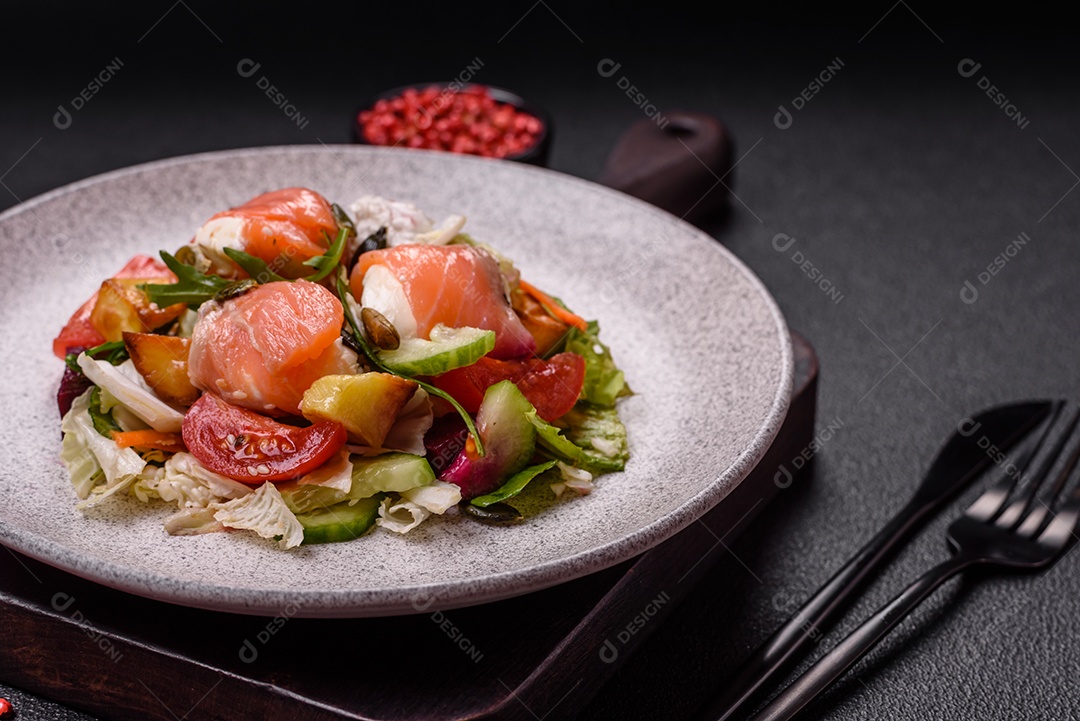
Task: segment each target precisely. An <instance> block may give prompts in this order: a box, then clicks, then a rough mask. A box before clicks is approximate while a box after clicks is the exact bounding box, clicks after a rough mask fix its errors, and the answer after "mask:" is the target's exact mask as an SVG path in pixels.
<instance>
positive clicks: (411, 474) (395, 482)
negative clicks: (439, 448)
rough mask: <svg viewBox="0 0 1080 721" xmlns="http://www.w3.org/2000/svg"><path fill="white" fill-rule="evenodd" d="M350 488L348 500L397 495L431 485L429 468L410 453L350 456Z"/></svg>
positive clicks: (432, 474) (433, 477) (429, 466)
mask: <svg viewBox="0 0 1080 721" xmlns="http://www.w3.org/2000/svg"><path fill="white" fill-rule="evenodd" d="M352 461H353V473H352V488H351V489H349V496H348V497H349V498H350V499H353V500H355V499H357V498H368V497H369V496H374V495H375V494H377V493H383V492H390V491H395V492H399V493H400V492H401V491H407V490H409V489H410V488H416V487H417V486H428V485H431V484H432V483H433V482H434V481H435V472H434V471H433V470H431V464H429V463H428V462H427V459H426V458H424V457H422V456H414V455H412V454H411V453H384V454H382V455H379V456H372V457H371V458H362V457H360V456H353V459H352Z"/></svg>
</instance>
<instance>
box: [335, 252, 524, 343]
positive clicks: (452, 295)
mask: <svg viewBox="0 0 1080 721" xmlns="http://www.w3.org/2000/svg"><path fill="white" fill-rule="evenodd" d="M377 265H381V266H385V267H386V268H387V269H389V271H390V272H391V273H392V274H393V276H394V278H396V279H397V281H398V282H400V283H401V286H402V289H403V290H404V292H405V298H406V299H407V300H408V303H409V306H410V308H411V309H412V314H413V317H414V318H415V319H416V332H417V335H418V336H419V337H421V338H424V339H427V338H429V334H430V332H431V329H432V328H434V327H435V326H436V325H438V324H439V323H442V324H443V325H446V326H448V327H450V328H463V327H471V328H481V329H483V330H493V331H495V349H494V350H492V351H491V356H492V357H493V358H499V359H509V358H517V357H520V356H523V355H528V354H530V353H533V352H534V351H535V350H536V340H535V339H534V338H533V337H532V335H531V334H530V333H529V331H528V330H526V329H525V326H524V325H522V323H521V320H520V319H519V318H518V316H517V314H516V313H514V310H513V308H511V307H510V302H509V301H508V300H507V298H506V281H505V279H504V278H503V275H502V271H500V270H499V263H498V261H496V260H495V258H493V257H492V256H491V254H490V253H488V252H486V251H484V250H482V249H480V248H473V247H471V246H467V245H420V244H413V245H398V246H395V247H393V248H386V249H384V250H373V251H369V252H367V253H364V254H363V255H361V256H360V259H359V261H358V262H357V264H356V267H355V268H353V271H352V276H351V277H350V281H349V283H350V286H351V288H352V292H353V295H354V296H355V297H356V298H361V297H362V295H363V291H364V278H365V276H366V275H367V272H368V270H370V269H371V268H372V267H374V266H377ZM376 310H380V309H378V308H376Z"/></svg>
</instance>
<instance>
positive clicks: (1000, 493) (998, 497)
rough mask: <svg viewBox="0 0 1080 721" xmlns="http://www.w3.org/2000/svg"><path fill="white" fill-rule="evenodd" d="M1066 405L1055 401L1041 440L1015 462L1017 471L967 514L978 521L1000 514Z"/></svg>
mask: <svg viewBox="0 0 1080 721" xmlns="http://www.w3.org/2000/svg"><path fill="white" fill-rule="evenodd" d="M1064 407H1065V404H1064V403H1063V402H1062V401H1055V403H1054V408H1053V410H1052V411H1051V413H1050V417H1049V418H1048V419H1047V420H1046V421H1045V423H1046V425H1045V426H1044V427H1043V430H1042V433H1040V434H1039V440H1038V441H1036V442H1035V443H1034V444H1032V443H1029V444H1028V445H1027V446H1026V447H1025V449H1024V450H1023V452H1021V454H1020V456H1019V457H1018V458H1017V461H1016V463H1015V467H1016V468H1017V471H1016V472H1015V473H1009V472H1008V471H1006V473H1005V475H1004V476H1002V477H1001V478H1000V479H998V481H997V482H996V483H994V485H992V486H990V488H988V489H987V490H986V491H984V492H983V494H982V495H981V496H979V497H978V498H977V499H975V502H974V503H972V504H971V506H970V507H969V508H968V509H967V511H966V512H965V515H967V516H968V517H970V518H972V519H974V520H976V521H989V520H990V519H991V518H993V517H994V516H996V515H997V514H998V512H999V511H1000V510H1001V509H1002V507H1004V505H1005V502H1006V501H1008V500H1009V494H1010V493H1011V492H1012V489H1013V487H1015V486H1016V484H1017V483H1018V482H1019V481H1020V480H1021V479H1022V478H1023V477H1024V474H1025V473H1026V472H1027V468H1028V466H1029V465H1030V464H1031V462H1032V460H1033V459H1034V458H1035V456H1036V455H1038V453H1039V449H1041V448H1042V447H1043V444H1044V443H1045V442H1046V439H1047V438H1048V437H1049V435H1050V431H1051V429H1052V428H1053V427H1054V426H1055V425H1057V420H1058V417H1059V416H1060V415H1061V412H1062V410H1063V409H1064Z"/></svg>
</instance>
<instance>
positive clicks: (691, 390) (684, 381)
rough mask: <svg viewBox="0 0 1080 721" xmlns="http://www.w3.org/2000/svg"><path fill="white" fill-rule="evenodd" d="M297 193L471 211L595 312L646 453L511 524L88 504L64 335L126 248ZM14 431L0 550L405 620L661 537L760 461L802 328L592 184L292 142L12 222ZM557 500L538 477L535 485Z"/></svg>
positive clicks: (746, 282)
mask: <svg viewBox="0 0 1080 721" xmlns="http://www.w3.org/2000/svg"><path fill="white" fill-rule="evenodd" d="M294 185H301V186H307V187H310V188H312V189H314V190H317V191H318V192H320V193H322V194H323V195H325V196H326V197H328V198H330V199H331V200H333V201H335V202H338V203H340V204H342V205H345V204H346V203H348V202H351V201H352V200H353V199H355V198H356V197H358V196H360V195H363V194H378V195H384V196H389V197H394V198H399V199H405V200H409V201H412V202H414V203H416V204H417V205H419V206H420V207H421V208H422V209H424V210H425V211H426V212H427V214H428V215H430V216H432V217H434V218H436V219H441V218H443V217H445V216H446V215H447V214H450V213H461V214H464V215H466V216H467V217H468V224H467V226H466V231H468V232H470V233H471V234H472V235H473V237H475V238H477V239H478V240H481V241H485V242H487V243H490V244H491V245H493V246H495V247H496V248H497V249H499V250H500V251H502V252H504V253H505V254H507V255H508V256H509V257H511V258H512V259H513V260H514V261H515V263H516V265H517V267H518V268H519V269H521V270H522V271H523V273H524V275H525V276H526V277H527V278H528V279H529V280H530V281H531V282H533V283H534V284H535V285H537V286H540V287H542V288H544V289H546V290H548V291H549V292H551V293H553V294H555V295H557V296H560V297H562V298H564V299H566V301H567V302H568V303H569V304H571V306H572V307H573V308H574V309H575V311H577V312H578V313H579V314H581V315H583V316H585V317H587V318H596V319H598V320H599V321H600V324H601V327H602V329H603V334H602V337H603V338H604V339H605V340H606V342H607V343H608V344H609V345H610V346H611V347H612V349H613V354H614V356H615V359H616V361H617V362H618V363H619V365H620V366H621V367H622V368H623V370H624V371H625V372H626V376H627V378H628V379H629V382H630V384H631V386H632V387H633V389H634V391H635V392H636V395H634V396H633V397H631V398H627V399H625V400H624V401H622V402H621V414H622V417H623V419H624V421H625V423H626V426H627V428H628V433H629V437H630V447H631V453H632V458H631V460H630V463H629V465H628V467H627V470H626V471H625V472H623V473H619V474H612V475H608V476H603V477H602V478H601V479H600V480H599V482H598V484H597V488H596V490H595V491H594V492H593V493H592V494H591V495H588V496H584V497H576V498H573V499H570V500H563V501H561V502H558V503H550V504H548V506H547V507H546V508H545V509H544V510H543V512H541V513H538V514H536V515H533V516H532V517H530V518H528V520H527V521H526V522H525V523H523V524H521V525H518V526H514V527H509V528H505V527H493V526H487V525H484V524H482V523H479V522H476V521H473V520H472V519H469V518H466V517H463V516H460V515H457V513H456V509H454V510H452V511H451V514H448V516H445V517H442V518H435V519H432V520H431V521H429V522H427V523H425V524H424V525H422V526H420V527H418V528H417V529H416V530H414V531H412V532H411V533H409V534H408V535H406V536H400V535H397V534H394V533H390V532H386V531H381V530H380V531H379V532H376V533H373V534H371V535H368V536H366V537H364V538H362V539H360V540H358V541H353V542H348V543H339V544H330V545H323V546H305V547H300V548H297V549H293V550H292V551H280V550H278V549H277V547H276V544H274V543H272V542H268V541H264V540H262V539H260V538H258V537H257V536H254V535H253V534H247V533H220V534H208V535H204V536H197V537H170V536H168V535H166V533H165V532H164V530H163V528H162V519H163V518H164V517H165V516H167V515H168V514H169V513H170V512H171V511H172V510H175V509H170V507H168V506H166V505H165V504H163V503H162V504H159V505H150V506H145V505H142V504H140V503H138V502H137V501H135V500H133V499H127V498H117V499H115V502H109V503H104V504H101V505H100V506H98V507H97V508H94V509H91V510H90V511H88V512H86V513H81V512H79V511H77V510H75V507H74V504H75V500H76V499H75V496H74V493H73V491H72V489H71V484H70V482H69V479H68V477H67V474H66V471H65V469H64V468H63V466H62V465H61V463H60V460H59V458H58V454H59V448H60V439H59V435H60V433H59V417H58V414H57V408H56V403H55V395H56V386H57V382H58V381H59V379H60V376H61V374H62V371H63V364H62V363H61V361H60V360H58V359H57V358H56V357H54V356H53V355H52V352H51V342H52V339H53V337H54V336H55V335H56V333H57V332H58V331H59V329H60V328H61V327H62V326H63V324H64V322H65V321H66V320H67V317H68V316H69V315H70V314H71V313H72V311H74V309H75V308H76V307H78V306H79V305H80V304H81V303H82V302H83V301H84V300H85V299H86V298H87V297H89V296H90V294H91V293H92V292H93V291H94V290H95V289H96V288H97V287H98V285H100V283H101V281H102V279H104V278H106V277H108V276H109V275H111V274H112V273H113V272H114V271H116V270H117V269H119V268H120V267H121V266H122V265H123V264H124V262H125V261H126V260H127V259H128V258H129V257H130V256H131V255H133V254H135V253H147V254H156V253H157V251H158V250H159V249H167V250H175V249H176V248H177V247H179V246H180V245H182V244H184V243H185V242H187V241H188V240H189V239H190V238H191V236H192V234H193V233H194V231H195V229H196V228H198V227H199V226H200V225H201V224H202V223H203V222H204V221H205V220H206V219H207V218H209V217H210V216H211V215H212V214H214V213H215V212H218V211H220V210H223V209H225V208H228V207H230V206H234V205H238V204H240V203H242V202H244V201H246V200H247V199H249V198H251V197H252V196H254V195H256V194H258V193H261V192H264V191H266V190H270V189H274V188H278V187H286V186H294ZM0 248H2V253H3V260H4V262H3V263H2V265H0V298H2V300H0V308H2V309H3V311H2V313H3V315H2V321H0V323H2V326H0V327H2V335H0V337H3V338H4V341H5V355H6V357H5V359H4V369H5V379H4V383H3V386H2V390H0V396H2V398H3V408H4V414H5V417H6V418H7V424H6V426H7V428H8V431H7V437H6V438H5V442H4V443H3V444H0V498H3V499H4V502H3V503H2V504H0V542H3V543H4V544H6V545H8V546H10V547H11V548H13V549H16V550H18V551H20V552H22V553H25V554H27V555H29V556H32V557H34V558H37V559H40V560H42V561H44V562H46V563H49V564H52V565H54V566H57V567H59V568H62V569H64V570H67V571H70V572H71V573H74V574H77V575H79V576H82V577H85V578H88V579H91V580H94V581H97V582H99V583H102V584H105V585H107V586H111V587H114V588H118V589H122V590H124V591H128V592H131V593H135V594H139V595H142V596H148V597H151V598H156V599H160V600H164V601H170V602H173V603H178V604H184V605H189V606H197V607H202V608H208V609H215V610H220V611H230V612H238V613H251V614H264V615H271V616H272V615H276V614H279V613H281V612H282V611H283V610H284V609H289V612H290V613H292V614H293V615H301V616H318V617H348V616H377V615H390V614H406V613H413V612H417V611H420V610H424V609H429V608H432V607H436V608H443V609H447V608H453V607H457V606H465V605H472V604H477V603H483V602H488V601H495V600H498V599H501V598H506V597H510V596H515V595H518V594H522V593H527V592H530V591H534V590H537V589H540V588H544V587H547V586H551V585H554V584H557V583H561V582H563V581H568V580H570V579H573V578H576V577H579V576H582V575H585V574H588V573H591V572H594V571H598V570H600V569H602V568H606V567H608V566H611V565H613V564H615V563H618V562H620V561H623V560H625V559H627V558H630V557H631V556H634V555H636V554H638V553H641V552H642V551H645V550H646V549H648V548H650V547H652V546H654V545H656V544H657V543H660V542H661V541H663V540H664V539H666V538H668V537H669V536H671V535H672V534H674V533H676V532H677V531H679V530H680V529H682V528H684V527H686V526H687V525H688V524H690V523H691V522H693V521H694V520H695V519H696V518H698V517H699V516H701V515H702V514H703V513H705V511H707V510H709V509H710V508H711V507H712V506H714V505H715V504H716V503H718V502H720V501H721V500H722V499H723V498H724V497H725V496H726V495H727V494H728V493H729V492H730V491H731V490H732V489H733V488H734V487H735V486H736V485H737V484H738V483H739V482H740V481H741V480H742V479H743V478H744V477H745V476H746V474H747V473H748V472H749V471H750V470H751V469H752V468H753V467H754V465H755V464H756V463H757V461H758V460H759V459H760V458H761V456H762V455H763V454H764V452H765V450H766V449H767V448H768V446H769V444H770V442H771V441H772V439H773V437H774V436H775V434H776V432H777V429H778V428H779V426H780V424H781V422H782V421H783V419H784V415H785V413H786V411H787V405H788V401H789V398H790V394H791V377H792V358H791V347H790V342H789V336H788V331H787V328H786V326H785V323H784V319H783V317H782V316H781V314H780V312H779V310H778V309H777V306H776V304H775V302H774V301H773V299H772V298H771V297H770V295H769V294H768V292H767V291H766V289H765V288H764V287H763V286H762V284H761V282H760V281H759V280H758V279H757V278H756V277H755V276H754V275H753V274H751V273H750V272H749V271H748V270H747V269H746V267H745V266H743V265H742V263H740V262H739V261H738V260H736V259H735V258H734V257H733V256H732V255H731V254H730V253H729V252H728V251H726V250H725V249H724V248H723V247H722V246H721V245H720V244H718V243H717V242H716V241H715V240H713V239H712V238H710V237H709V236H707V235H705V234H704V233H702V232H700V231H699V230H697V229H695V228H694V227H692V226H690V225H688V224H686V223H683V222H682V221H680V220H678V219H676V218H675V217H673V216H671V215H669V214H667V213H664V212H662V211H659V210H657V209H656V208H654V207H652V206H650V205H648V204H646V203H643V202H640V201H638V200H635V199H633V198H630V197H628V196H625V195H623V194H621V193H617V192H615V191H612V190H610V189H607V188H604V187H602V186H599V185H595V184H593V183H589V182H586V181H583V180H579V179H577V178H573V177H569V176H565V175H562V174H559V173H555V172H552V171H548V170H542V169H537V168H533V167H526V166H523V165H519V164H514V163H509V162H500V161H492V160H486V159H481V158H473V157H462V156H457V155H450V154H441V153H429V152H424V151H406V150H401V151H392V150H387V149H380V148H366V147H353V146H343V147H309V146H303V147H284V148H263V149H256V150H238V151H227V152H219V153H210V154H205V155H196V156H191V157H185V158H176V159H171V160H166V161H161V162H156V163H150V164H147V165H141V166H137V167H133V168H128V169H125V170H121V171H117V172H113V173H108V174H106V175H102V176H98V177H95V178H91V179H89V180H85V181H82V182H79V183H76V184H74V185H70V186H67V187H64V188H60V189H59V190H55V191H53V192H50V193H47V194H46V195H43V196H41V197H39V198H36V199H34V200H31V201H29V202H27V203H24V204H22V205H20V206H17V207H16V208H14V209H12V210H9V211H8V212H6V213H4V214H3V215H0ZM540 490H546V489H540Z"/></svg>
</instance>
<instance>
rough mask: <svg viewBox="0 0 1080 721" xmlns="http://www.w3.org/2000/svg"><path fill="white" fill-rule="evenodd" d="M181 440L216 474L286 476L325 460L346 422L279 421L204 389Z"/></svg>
mask: <svg viewBox="0 0 1080 721" xmlns="http://www.w3.org/2000/svg"><path fill="white" fill-rule="evenodd" d="M182 433H183V436H184V445H186V446H187V447H188V450H189V451H191V453H192V455H194V456H195V457H196V458H198V459H199V462H200V463H202V464H203V465H204V466H206V467H207V468H209V469H210V470H211V471H213V472H214V473H220V474H221V475H223V476H228V477H229V478H233V479H235V480H237V481H241V482H243V483H251V484H256V485H261V484H262V482H263V481H284V480H286V479H289V478H296V477H297V476H302V475H304V474H305V473H308V472H309V471H313V470H315V469H316V468H318V467H319V466H321V465H322V464H324V463H326V462H327V461H328V460H330V458H332V457H333V456H334V454H336V453H337V452H338V451H340V450H341V449H342V447H343V446H344V445H345V441H346V438H347V434H346V432H345V426H343V425H341V424H340V423H335V422H333V421H321V422H319V423H316V424H314V425H311V426H308V427H307V428H298V427H296V426H289V425H286V424H284V423H278V422H277V421H275V420H271V419H270V418H267V417H266V416H262V415H259V414H258V413H256V412H255V411H249V410H247V409H246V408H237V407H236V406H231V405H229V404H228V403H226V402H225V401H223V400H221V399H220V398H218V397H217V396H215V395H214V394H213V393H204V394H203V395H202V397H201V398H200V399H199V400H197V401H195V404H194V405H193V406H191V408H190V409H189V410H188V412H187V414H186V415H185V416H184V425H183V428H182Z"/></svg>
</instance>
